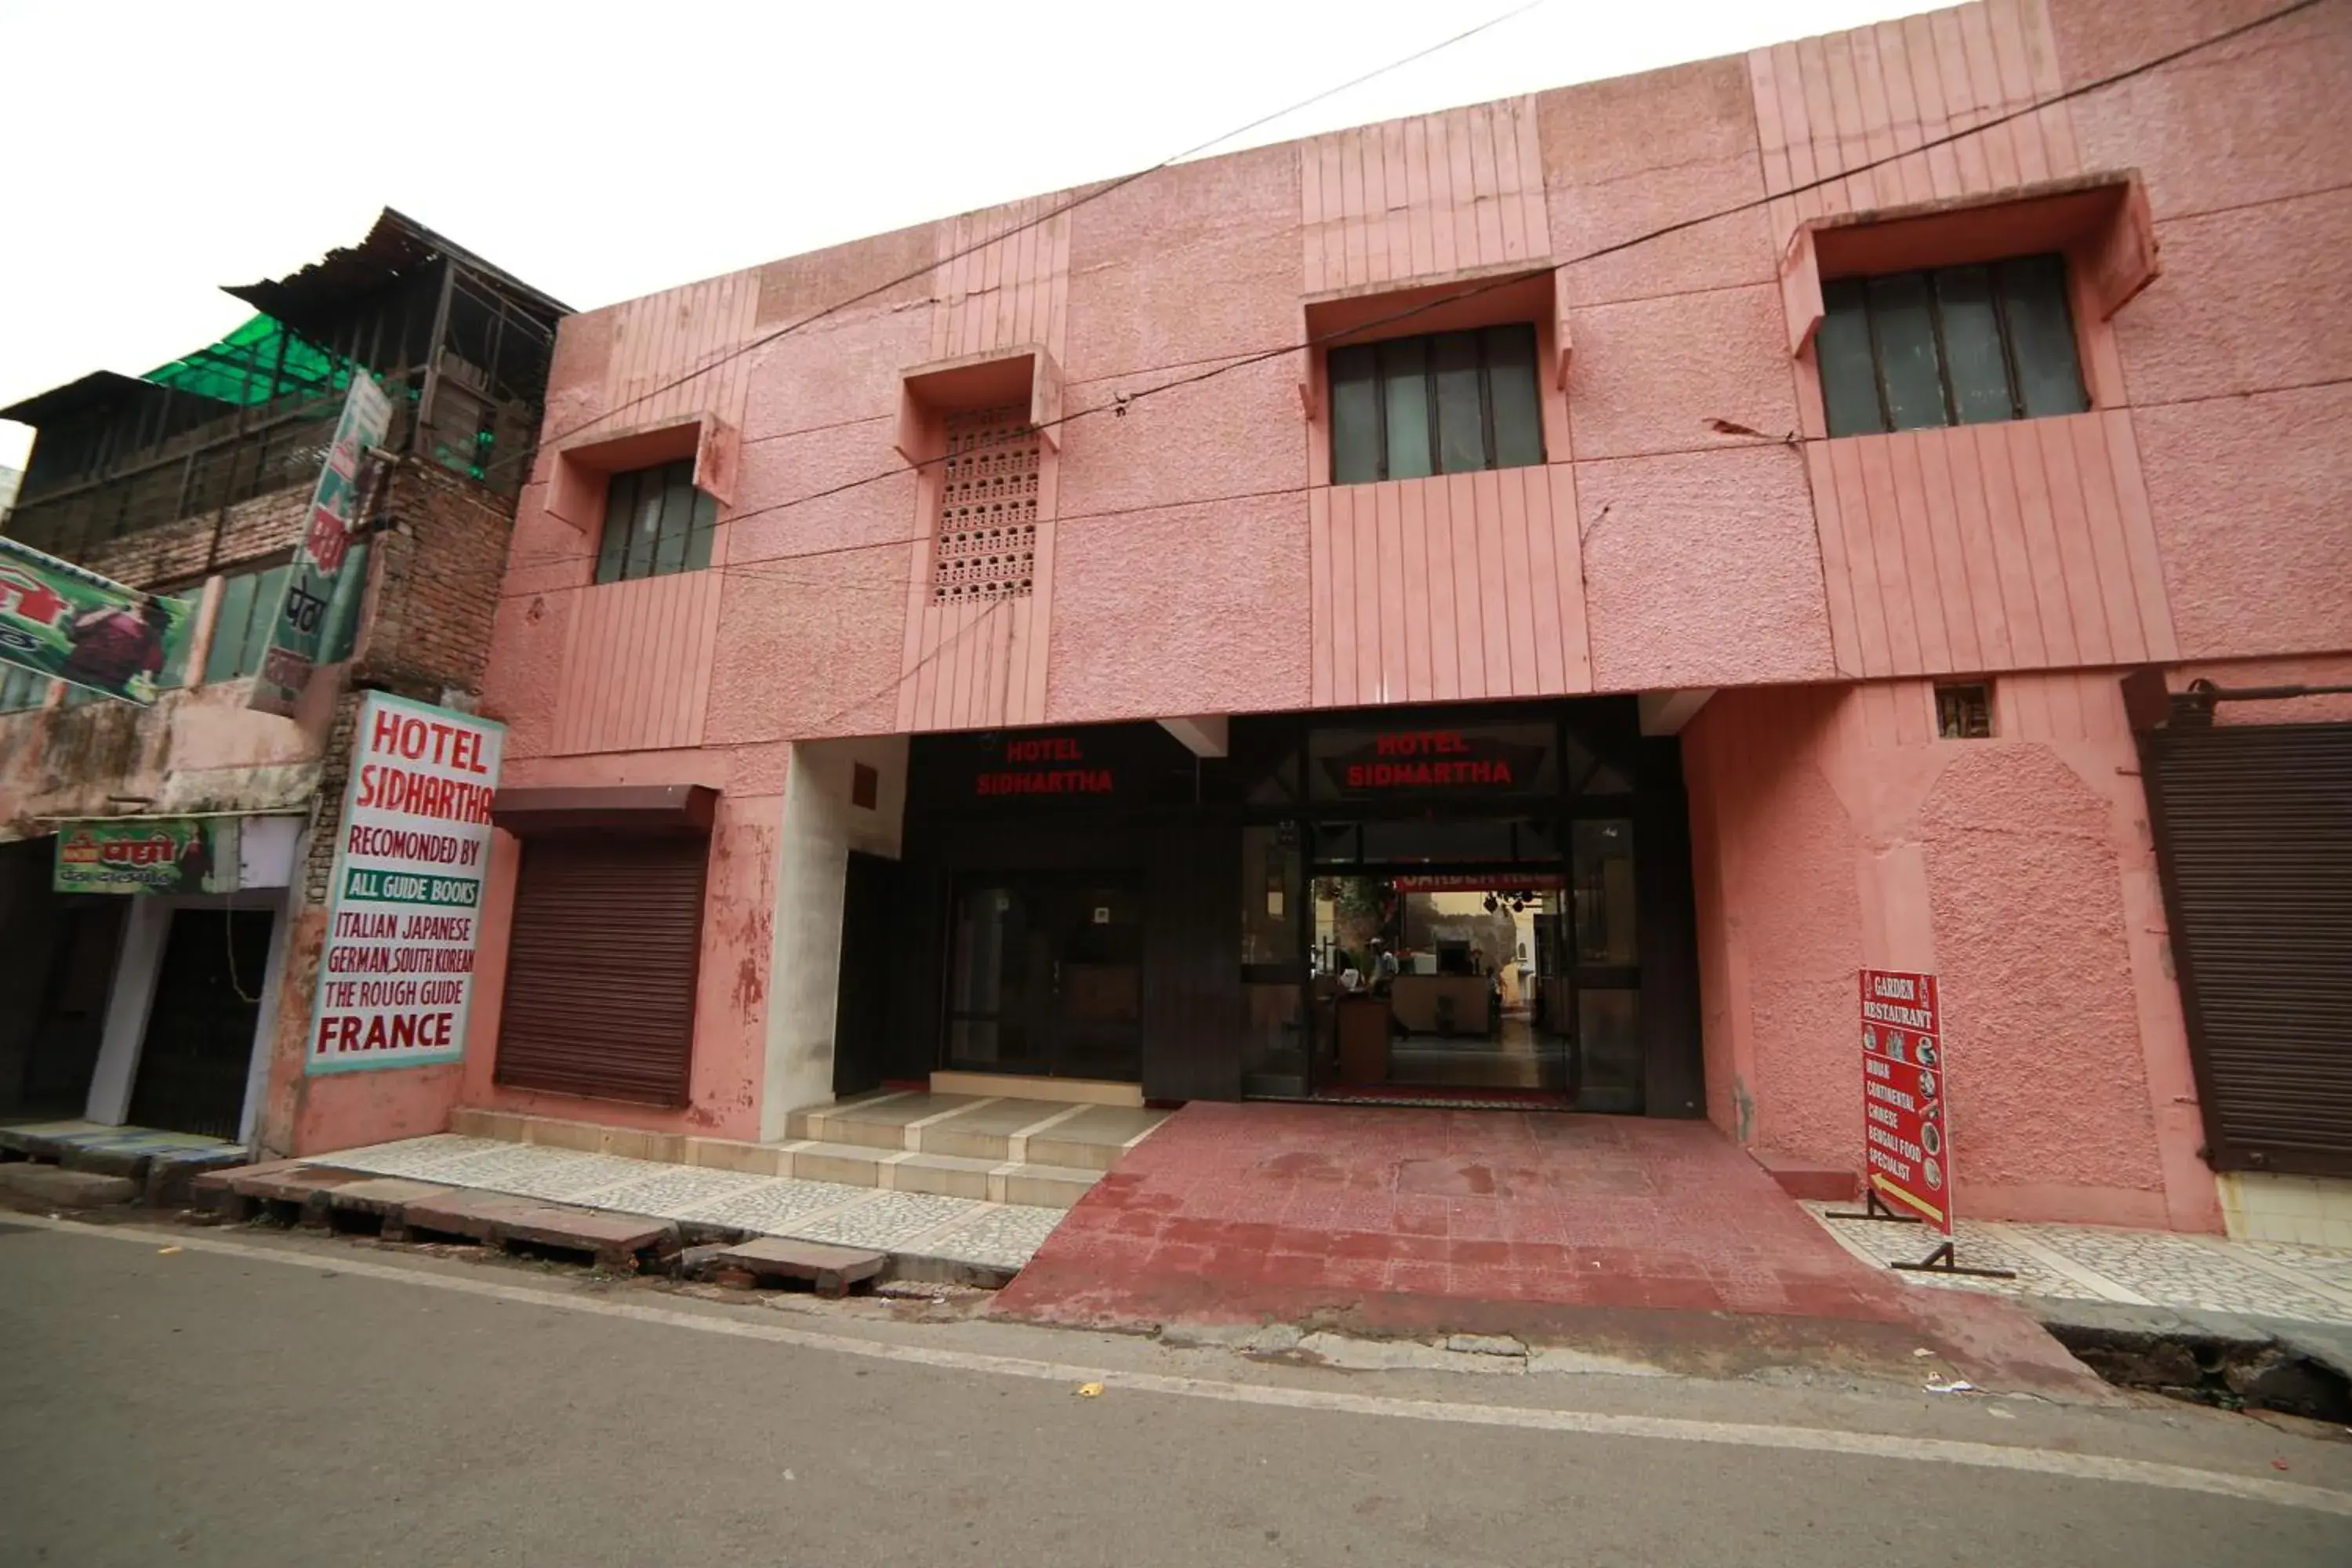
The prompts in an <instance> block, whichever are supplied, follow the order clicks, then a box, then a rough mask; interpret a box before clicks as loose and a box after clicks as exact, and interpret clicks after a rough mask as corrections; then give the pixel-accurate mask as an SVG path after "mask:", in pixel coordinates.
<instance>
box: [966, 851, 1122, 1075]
mask: <svg viewBox="0 0 2352 1568" xmlns="http://www.w3.org/2000/svg"><path fill="white" fill-rule="evenodd" d="M1143 921H1144V896H1143V889H1142V879H1141V878H1140V877H1138V876H1132V875H1129V876H1087V875H1084V874H1082V873H1037V872H1032V873H1025V874H1005V873H996V874H990V873H975V874H971V875H968V876H966V877H963V878H961V879H958V886H957V891H956V899H955V915H954V931H953V934H952V938H951V957H950V963H949V967H948V1048H947V1065H948V1066H949V1067H950V1068H957V1069H959V1070H964V1071H972V1072H1011V1073H1034V1074H1039V1075H1044V1076H1050V1077H1057V1078H1091V1079H1121V1080H1127V1081H1132V1080H1134V1079H1138V1078H1139V1077H1140V1076H1141V1075H1142V1071H1143Z"/></svg>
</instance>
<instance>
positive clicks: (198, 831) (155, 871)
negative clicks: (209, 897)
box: [49, 816, 238, 893]
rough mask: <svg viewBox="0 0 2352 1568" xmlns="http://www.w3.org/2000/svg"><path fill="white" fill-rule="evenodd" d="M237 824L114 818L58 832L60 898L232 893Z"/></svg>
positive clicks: (216, 820)
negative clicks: (93, 894) (104, 894)
mask: <svg viewBox="0 0 2352 1568" xmlns="http://www.w3.org/2000/svg"><path fill="white" fill-rule="evenodd" d="M236 829H237V819H236V818H235V817H233V816H230V817H210V818H205V817H119V818H115V819H112V820H109V821H88V822H68V823H66V824H64V825H63V826H60V827H59V828H58V858H57V868H56V871H55V873H54V875H53V876H52V878H51V880H50V884H49V885H50V886H51V887H52V888H54V889H56V890H57V891H58V892H60V893H233V892H235V891H236V887H237V837H238V835H237V830H236Z"/></svg>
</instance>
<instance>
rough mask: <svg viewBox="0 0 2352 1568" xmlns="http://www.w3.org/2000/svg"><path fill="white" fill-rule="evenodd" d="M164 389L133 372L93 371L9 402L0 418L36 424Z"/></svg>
mask: <svg viewBox="0 0 2352 1568" xmlns="http://www.w3.org/2000/svg"><path fill="white" fill-rule="evenodd" d="M162 393H163V388H162V387H160V386H156V385H154V384H152V383H150V382H144V381H142V380H140V379H139V378H138V377H137V376H135V375H117V374H115V373H114V372H112V371H110V370H94V371H92V372H90V373H89V374H88V375H86V376H83V377H82V378H81V379H80V380H79V381H69V382H68V383H66V384H64V385H63V386H53V387H51V388H49V390H48V391H47V392H37V393H35V394H34V395H32V396H30V397H27V398H26V399H25V400H24V401H23V402H21V403H12V404H10V405H8V406H7V407H5V408H0V419H16V420H19V421H22V422H23V423H25V424H26V425H39V424H41V423H42V422H43V421H45V420H51V419H57V418H59V417H61V416H65V415H68V414H79V413H80V412H81V411H82V410H83V409H85V408H95V407H98V406H100V405H104V404H109V403H120V402H122V401H124V400H126V399H129V398H133V397H143V396H148V395H159V396H160V395H162Z"/></svg>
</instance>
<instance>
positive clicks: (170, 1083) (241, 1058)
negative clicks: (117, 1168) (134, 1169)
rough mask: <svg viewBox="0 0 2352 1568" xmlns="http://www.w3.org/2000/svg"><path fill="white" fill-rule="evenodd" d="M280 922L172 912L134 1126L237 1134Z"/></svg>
mask: <svg viewBox="0 0 2352 1568" xmlns="http://www.w3.org/2000/svg"><path fill="white" fill-rule="evenodd" d="M276 921H277V916H276V915H275V914H274V913H273V912H272V911H271V910H205V909H177V910H173V911H172V927H171V931H170V932H169V933H168V934H167V935H166V937H165V938H164V942H163V962H162V963H161V964H160V965H159V966H158V968H157V970H156V974H155V996H154V1000H153V1001H152V1003H151V1004H150V1005H149V1006H148V1009H147V1033H146V1037H145V1038H144V1039H143V1040H142V1042H141V1044H140V1047H139V1070H138V1074H137V1076H136V1077H135V1078H134V1079H132V1083H131V1111H130V1115H131V1121H132V1122H134V1123H135V1124H137V1125H139V1126H141V1127H156V1128H162V1129H164V1130H165V1131H173V1132H194V1133H197V1134H200V1135H202V1136H204V1137H207V1138H235V1137H236V1135H237V1124H238V1122H239V1121H240V1120H241V1119H242V1117H243V1115H244V1111H245V1088H246V1077H247V1072H248V1071H249V1070H250V1069H251V1067H252V1063H253V1035H254V1026H255V1025H256V1023H257V1021H258V1020H259V1018H260V1016H261V976H262V971H263V970H264V968H265V967H266V966H267V965H268V962H269V933H270V929H271V927H272V926H273V925H274V924H275V923H276Z"/></svg>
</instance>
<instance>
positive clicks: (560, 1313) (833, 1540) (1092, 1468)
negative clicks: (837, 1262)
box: [0, 1215, 2352, 1568]
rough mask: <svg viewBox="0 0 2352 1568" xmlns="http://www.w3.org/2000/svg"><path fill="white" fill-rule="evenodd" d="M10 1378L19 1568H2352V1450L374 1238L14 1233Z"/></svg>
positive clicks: (2117, 1420) (2051, 1410) (9, 1537)
mask: <svg viewBox="0 0 2352 1568" xmlns="http://www.w3.org/2000/svg"><path fill="white" fill-rule="evenodd" d="M165 1247H177V1248H178V1250H177V1251H174V1252H166V1251H164V1250H163V1248H165ZM0 1347H5V1352H4V1353H0V1563H5V1564H8V1565H11V1568H13V1565H15V1564H20V1563H54V1564H68V1565H73V1568H99V1565H103V1564H110V1563H126V1564H128V1563H137V1564H142V1565H145V1564H155V1563H186V1564H203V1563H222V1564H230V1563H234V1564H239V1565H246V1568H259V1565H268V1564H278V1563H285V1564H305V1565H310V1564H333V1565H336V1568H345V1565H355V1564H363V1563H436V1564H438V1563H467V1564H470V1563H562V1564H565V1565H567V1568H571V1565H601V1564H631V1565H637V1564H658V1563H688V1562H691V1563H738V1562H740V1563H793V1564H801V1563H807V1564H852V1563H883V1562H910V1561H919V1562H922V1563H926V1564H962V1563H972V1564H980V1563H987V1564H991V1565H997V1564H1003V1563H1030V1564H1047V1565H1057V1568H1058V1565H1061V1564H1106V1565H1108V1564H1117V1565H1118V1568H1136V1565H1143V1564H1157V1563H1183V1564H1187V1565H1203V1568H1209V1565H1220V1564H1230V1563H1433V1564H1434V1563H1444V1564H1447V1565H1449V1568H1468V1565H1483V1564H1505V1563H1507V1564H1522V1563H1524V1564H1530V1565H1540V1568H1559V1565H1561V1564H1570V1563H1572V1564H1576V1565H1578V1568H1594V1565H1601V1564H1615V1563H1627V1564H1643V1565H1663V1564H1678V1563H1693V1564H1696V1563H1706V1564H1720V1563H1746V1564H1758V1565H1764V1568H1778V1565H1790V1568H1794V1565H1798V1564H1802V1565H1805V1568H1844V1565H1848V1564H1852V1565H1856V1568H1860V1565H1864V1564H1867V1565H1869V1568H1900V1565H1903V1564H1910V1563H1919V1564H1928V1563H1933V1564H1937V1565H1939V1568H1941V1565H1948V1564H1950V1563H2053V1564H2060V1563H2063V1564H2075V1563H2084V1564H2089V1563H2116V1564H2130V1565H2132V1568H2161V1565H2165V1564H2197V1565H2200V1568H2207V1565H2212V1564H2237V1563H2246V1564H2265V1565H2267V1564H2301V1563H2311V1564H2326V1565H2327V1568H2340V1565H2341V1564H2343V1563H2347V1562H2352V1444H2346V1443H2341V1442H2336V1443H2330V1442H2323V1441H2316V1440H2312V1439H2308V1438H2305V1437H2301V1436H2288V1435H2282V1434H2279V1433H2276V1432H2274V1431H2273V1430H2272V1429H2270V1428H2267V1427H2262V1426H2257V1424H2255V1423H2252V1422H2248V1421H2244V1420H2242V1419H2239V1418H2225V1417H2221V1416H2219V1415H2207V1414H2205V1413H2202V1412H2193V1411H2192V1412H2186V1413H2184V1414H2183V1415H2179V1416H2175V1415H2168V1414H2167V1413H2165V1412H2161V1411H2155V1410H2140V1409H2114V1408H2108V1409H2084V1410H2076V1409H2072V1408H2063V1409H2062V1408H2056V1407H2046V1406H2039V1405H2030V1404H2028V1403H2026V1402H2017V1407H2016V1409H2015V1410H2014V1411H2013V1412H2012V1411H2008V1410H1998V1411H1997V1410H1989V1409H1988V1408H1987V1407H1986V1405H1983V1404H1981V1403H1980V1404H1978V1405H1973V1406H1969V1407H1965V1408H1964V1407H1962V1406H1960V1405H1957V1404H1956V1403H1955V1402H1953V1401H1949V1400H1945V1401H1926V1400H1923V1399H1920V1398H1917V1397H1916V1396H1915V1397H1914V1398H1913V1399H1911V1400H1909V1401H1905V1400H1902V1399H1898V1398H1888V1397H1885V1396H1883V1395H1879V1394H1867V1393H1855V1392H1853V1391H1851V1390H1848V1391H1843V1392H1837V1393H1824V1392H1822V1391H1819V1390H1813V1391H1808V1390H1804V1389H1786V1388H1771V1387H1758V1386H1756V1385H1754V1384H1702V1383H1696V1382H1692V1381H1689V1380H1680V1379H1637V1378H1622V1377H1568V1378H1560V1377H1549V1376H1548V1377H1541V1378H1538V1377H1533V1376H1523V1377H1517V1378H1511V1379H1507V1380H1506V1379H1501V1378H1490V1377H1475V1376H1466V1375H1460V1374H1445V1373H1420V1374H1413V1375H1407V1374H1391V1373H1339V1372H1335V1371H1332V1370H1329V1369H1328V1368H1266V1367H1264V1366H1260V1365H1258V1364H1255V1363H1246V1362H1244V1361H1242V1360H1241V1359H1240V1358H1238V1357H1234V1356H1232V1355H1230V1354H1228V1353H1226V1352H1191V1353H1190V1355H1189V1356H1188V1357H1187V1358H1186V1359H1184V1360H1182V1361H1181V1363H1180V1362H1178V1361H1175V1360H1171V1359H1169V1352H1164V1351H1161V1350H1160V1349H1158V1348H1156V1347H1153V1346H1150V1345H1149V1344H1145V1343H1139V1342H1123V1343H1117V1344H1110V1343H1096V1342H1090V1341H1089V1340H1087V1337H1086V1336H1078V1335H1068V1334H1057V1333H1056V1332H1055V1331H1045V1330H1013V1329H1009V1328H1006V1327H1003V1326H1000V1325H992V1324H972V1323H964V1324H942V1325H934V1324H919V1323H918V1324H909V1323H898V1322H889V1321H884V1320H883V1319H881V1318H879V1317H878V1316H877V1315H875V1314H874V1313H873V1312H872V1311H871V1310H867V1312H866V1316H864V1317H862V1318H861V1317H858V1316H856V1314H854V1313H853V1314H848V1315H840V1316H830V1317H829V1316H827V1315H825V1314H824V1313H823V1312H819V1311H815V1310H806V1311H794V1312H783V1311H777V1310H772V1308H769V1307H766V1306H762V1305H760V1304H757V1303H740V1304H719V1303H709V1302H702V1301H697V1300H686V1299H683V1298H680V1297H677V1296H675V1295H669V1294H665V1293H662V1292H659V1291H656V1290H655V1289H651V1288H650V1287H646V1286H643V1285H634V1284H632V1285H619V1286H605V1287H589V1286H584V1285H583V1284H582V1283H581V1282H579V1281H578V1280H576V1279H567V1278H562V1277H558V1276H554V1275H549V1274H545V1273H540V1272H533V1271H530V1270H527V1269H519V1268H508V1267H503V1266H486V1265H465V1264H454V1263H447V1262H437V1263H436V1262H431V1261H426V1260H411V1259H404V1258H401V1257H400V1256H399V1255H396V1254H394V1253H390V1252H387V1251H384V1250H381V1249H370V1248H366V1247H360V1246H357V1245H354V1244H352V1243H350V1242H345V1241H336V1240H323V1239H320V1240H311V1239H302V1238H291V1237H248V1236H246V1235H244V1234H241V1233H240V1234H229V1233H216V1232H190V1231H173V1230H168V1229H158V1230H152V1231H149V1230H143V1229H142V1230H125V1229H121V1228H110V1229H109V1230H106V1231H103V1232H99V1231H90V1230H84V1229H80V1228H76V1227H70V1226H68V1227H58V1226H53V1225H45V1224H42V1223H40V1222H37V1221H32V1222H27V1221H25V1220H23V1219H22V1217H21V1216H8V1215H0ZM1057 1352H1060V1353H1059V1354H1057ZM1015 1356H1017V1357H1020V1358H1022V1359H1020V1360H1017V1361H1016V1360H1011V1359H1008V1358H1010V1357H1015ZM1155 1358H1156V1359H1155ZM1097 1364H1098V1365H1099V1366H1100V1367H1102V1368H1103V1369H1104V1371H1103V1373H1102V1374H1101V1381H1102V1382H1103V1384H1104V1385H1105V1386H1104V1389H1103V1392H1102V1393H1101V1394H1100V1395H1099V1396H1093V1397H1089V1396H1084V1395H1081V1394H1079V1393H1078V1386H1079V1384H1078V1382H1077V1380H1078V1379H1079V1378H1080V1377H1082V1376H1084V1375H1085V1370H1084V1368H1085V1366H1086V1365H1097ZM1996 1415H1997V1416H1999V1417H2000V1418H1999V1419H1993V1418H1991V1417H1993V1416H1996ZM1644 1423H1649V1424H1651V1425H1644ZM1919 1436H1924V1437H1931V1438H1938V1439H1941V1440H1943V1441H1945V1442H1947V1443H1948V1444H1949V1445H1950V1446H1949V1447H1948V1448H1947V1449H1937V1448H1932V1447H1930V1448H1927V1449H1922V1448H1920V1447H1916V1444H1915V1443H1914V1442H1913V1439H1914V1438H1915V1437H1919ZM1792 1442H1793V1443H1798V1444H1802V1445H1809V1446H1810V1448H1809V1447H1788V1446H1786V1445H1788V1444H1790V1443H1792ZM1986 1444H2000V1445H2003V1447H2000V1449H1999V1450H1998V1451H1996V1450H1993V1449H1988V1448H1985V1447H1983V1445H1986ZM1840 1445H1844V1446H1846V1447H1850V1448H1852V1450H1853V1451H1850V1452H1822V1451H1811V1450H1814V1449H1819V1448H1822V1447H1838V1446H1840ZM1922 1453H1924V1454H1927V1456H1928V1457H1927V1458H1914V1457H1903V1456H1906V1455H1915V1454H1922ZM2282 1465H2284V1467H2285V1468H2284V1469H2282V1468H2280V1467H2281V1466H2282ZM2149 1466H2161V1467H2168V1468H2161V1469H2159V1468H2135V1467H2149ZM2102 1467H2104V1468H2102ZM2200 1477H2201V1478H2202V1479H2199V1478H2200ZM2217 1493H2219V1494H2232V1493H2234V1494H2237V1495H2217Z"/></svg>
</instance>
